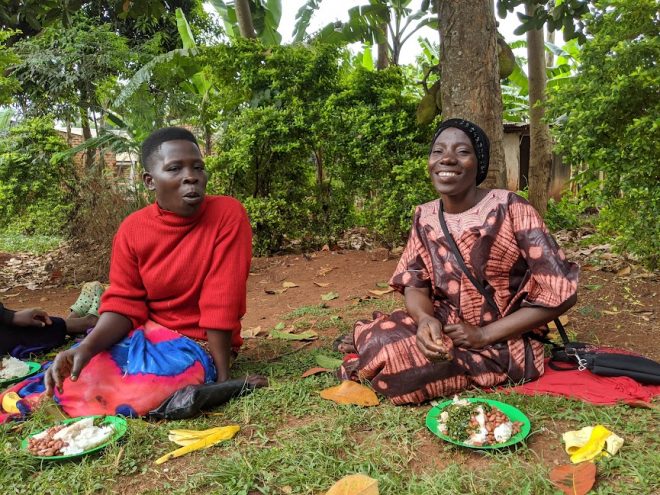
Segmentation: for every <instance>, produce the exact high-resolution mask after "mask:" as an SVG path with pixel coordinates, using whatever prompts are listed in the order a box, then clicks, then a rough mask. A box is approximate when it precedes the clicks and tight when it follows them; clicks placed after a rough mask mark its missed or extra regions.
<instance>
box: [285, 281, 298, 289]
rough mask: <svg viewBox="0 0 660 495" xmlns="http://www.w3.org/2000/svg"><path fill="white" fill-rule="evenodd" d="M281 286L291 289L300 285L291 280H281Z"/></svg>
mask: <svg viewBox="0 0 660 495" xmlns="http://www.w3.org/2000/svg"><path fill="white" fill-rule="evenodd" d="M282 287H284V288H285V289H293V288H294V287H300V286H299V285H298V284H296V283H293V282H282Z"/></svg>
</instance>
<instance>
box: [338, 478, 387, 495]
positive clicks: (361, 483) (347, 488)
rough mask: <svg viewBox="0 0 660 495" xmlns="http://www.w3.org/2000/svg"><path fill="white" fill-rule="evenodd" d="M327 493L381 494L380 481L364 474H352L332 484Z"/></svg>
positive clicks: (347, 494) (345, 494)
mask: <svg viewBox="0 0 660 495" xmlns="http://www.w3.org/2000/svg"><path fill="white" fill-rule="evenodd" d="M325 495H379V493H378V481H376V480H375V479H373V478H370V477H369V476H366V475H364V474H351V475H350V476H345V477H344V478H342V479H340V480H339V481H338V482H337V483H335V484H334V485H332V488H330V490H328V491H327V492H326V493H325Z"/></svg>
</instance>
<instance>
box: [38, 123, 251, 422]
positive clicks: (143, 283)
mask: <svg viewBox="0 0 660 495" xmlns="http://www.w3.org/2000/svg"><path fill="white" fill-rule="evenodd" d="M142 163H143V166H144V169H145V171H144V174H143V180H144V184H145V186H146V188H147V189H148V190H150V191H154V192H155V196H156V201H155V203H154V204H152V205H150V206H147V207H146V208H143V209H141V210H139V211H137V212H135V213H133V214H131V215H130V216H128V217H127V218H126V219H125V220H124V221H123V223H122V224H121V226H120V227H119V230H118V231H117V234H116V236H115V239H114V242H113V250H112V259H111V265H110V288H109V289H108V290H107V291H106V292H105V293H104V294H103V297H102V300H101V308H100V311H99V313H100V318H99V321H98V323H97V325H96V327H95V329H94V330H93V331H92V332H91V333H90V335H89V336H88V337H87V338H86V339H85V340H84V341H83V342H82V343H81V344H80V345H78V346H77V347H74V348H71V349H68V350H66V351H63V352H61V353H59V354H58V355H57V357H56V358H55V361H54V363H53V365H52V366H51V367H50V368H49V369H48V371H47V372H46V374H45V387H46V392H47V393H48V394H54V395H55V399H56V400H57V401H58V402H59V403H60V405H61V406H62V408H63V409H64V411H65V412H67V413H68V414H69V415H71V416H77V415H82V414H116V413H120V414H127V415H144V414H146V413H147V412H148V411H149V410H151V409H153V408H155V407H156V406H158V405H159V404H160V403H161V402H162V401H163V400H164V399H165V398H167V397H168V396H169V395H171V394H172V393H173V392H174V391H175V390H178V389H179V388H182V387H183V386H186V385H190V384H201V383H207V382H211V381H217V382H223V381H225V380H227V379H228V378H229V364H230V359H231V355H232V351H236V350H237V349H238V348H239V347H240V345H241V344H242V339H241V336H240V328H241V323H240V319H241V317H242V316H243V314H244V313H245V300H246V281H247V276H248V272H249V268H250V261H251V254H252V232H251V229H250V224H249V221H248V217H247V214H246V212H245V209H244V208H243V206H242V205H241V204H240V203H239V202H238V201H237V200H235V199H234V198H231V197H227V196H205V190H206V183H207V173H206V170H205V168H204V161H203V159H202V155H201V152H200V149H199V146H198V144H197V141H196V140H195V137H194V136H193V135H192V134H191V133H190V132H189V131H187V130H186V129H182V128H176V127H172V128H166V129H160V130H158V131H155V132H154V133H152V134H151V135H150V136H149V137H148V138H147V139H146V140H145V141H144V143H143V145H142ZM191 339H198V340H206V341H208V349H209V353H210V357H209V355H208V354H207V353H206V352H205V351H204V350H203V349H202V348H201V347H200V346H199V345H198V344H197V343H195V342H194V341H193V340H191Z"/></svg>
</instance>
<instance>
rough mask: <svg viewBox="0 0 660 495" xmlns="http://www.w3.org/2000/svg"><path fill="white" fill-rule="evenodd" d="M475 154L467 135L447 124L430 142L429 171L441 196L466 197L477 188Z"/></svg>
mask: <svg viewBox="0 0 660 495" xmlns="http://www.w3.org/2000/svg"><path fill="white" fill-rule="evenodd" d="M477 169H478V162H477V155H476V154H475V152H474V147H473V146H472V141H470V138H469V137H468V135H467V134H465V133H464V132H463V131H461V130H460V129H457V128H455V127H448V128H447V129H445V130H444V131H442V132H441V133H440V135H439V136H438V138H437V139H436V140H435V143H433V147H432V148H431V155H430V156H429V174H430V175H431V182H432V183H433V187H435V190H436V191H438V193H439V194H441V195H447V196H465V195H466V194H468V193H469V192H470V191H472V190H476V188H477Z"/></svg>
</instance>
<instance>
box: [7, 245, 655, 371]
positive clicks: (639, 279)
mask: <svg viewBox="0 0 660 495" xmlns="http://www.w3.org/2000/svg"><path fill="white" fill-rule="evenodd" d="M0 254H1V253H0ZM7 260H8V257H6V256H0V263H3V262H6V261H7ZM396 263H397V256H393V255H389V256H388V253H387V251H385V250H376V251H372V252H365V251H339V252H329V251H323V252H317V253H311V254H305V255H286V256H277V257H272V258H258V259H255V260H254V262H253V265H252V271H251V273H250V277H249V281H248V311H247V314H246V316H245V318H244V321H243V326H244V328H253V327H256V326H261V327H262V328H264V329H269V328H272V327H273V326H274V325H276V324H277V323H278V322H279V321H280V319H281V317H282V316H283V315H285V314H287V313H290V312H291V311H293V310H295V309H297V308H300V307H302V306H314V305H318V304H320V303H321V302H322V300H321V295H323V294H326V293H328V292H336V293H338V295H339V297H338V298H337V299H334V300H331V301H327V302H326V304H327V305H328V306H329V307H331V308H340V307H345V306H349V305H351V304H352V303H353V302H354V301H355V300H356V299H357V298H359V297H364V296H366V295H367V294H368V291H369V290H378V289H379V287H378V286H377V284H379V283H382V282H386V281H387V280H388V279H389V277H390V275H391V274H392V272H393V271H394V268H395V267H396ZM284 282H293V283H295V284H297V285H298V287H294V288H289V289H286V290H285V291H283V289H284V287H283V283H284ZM315 282H316V284H315ZM317 284H318V285H317ZM78 291H79V289H78V288H77V287H53V288H46V289H36V290H29V289H26V288H25V287H15V288H13V289H11V290H7V291H5V292H4V293H0V301H2V302H3V303H4V304H5V305H6V306H9V307H11V308H14V309H21V308H26V307H31V306H40V307H43V308H44V309H46V310H47V311H49V312H50V313H51V314H54V315H62V314H66V312H67V311H68V307H69V305H70V304H71V303H73V302H74V301H75V299H76V297H77V295H78ZM658 293H660V283H659V281H658V276H654V275H652V274H649V273H644V272H641V271H638V270H633V271H631V273H628V274H625V275H616V274H614V273H608V272H604V271H588V270H583V271H582V274H581V279H580V290H579V300H578V303H577V304H576V306H575V307H574V308H573V309H571V311H570V312H569V313H568V320H569V324H568V329H569V331H572V332H574V333H576V334H577V336H578V338H579V339H581V340H583V341H586V342H600V343H601V344H605V345H613V346H619V347H625V348H628V349H631V350H634V351H638V352H641V353H644V354H645V355H647V356H648V357H651V358H654V359H656V360H657V359H660V341H659V339H657V335H656V328H657V324H658V316H659V313H658V310H659V309H660V305H659V302H658V299H659V298H658ZM388 297H390V296H388ZM391 297H399V296H397V295H393V296H391ZM401 302H402V303H403V301H401ZM365 316H367V315H365ZM253 345H255V344H254V341H248V344H247V348H248V349H250V348H251V347H252V346H253Z"/></svg>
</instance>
